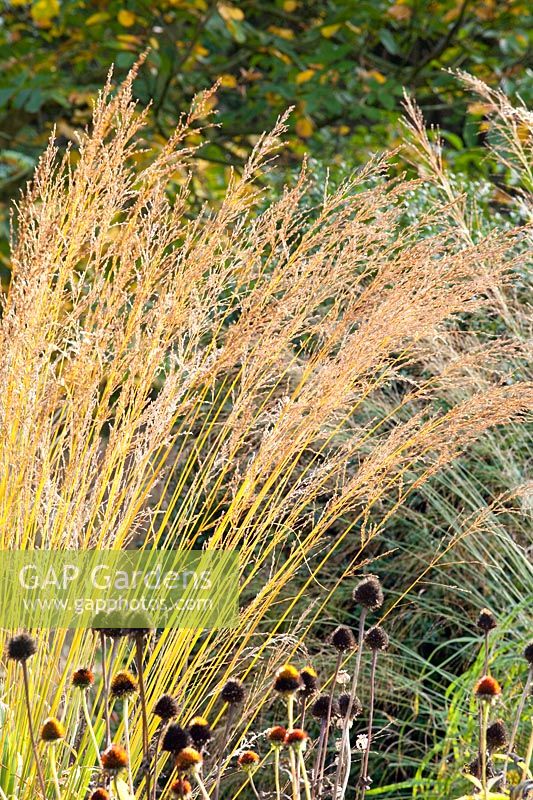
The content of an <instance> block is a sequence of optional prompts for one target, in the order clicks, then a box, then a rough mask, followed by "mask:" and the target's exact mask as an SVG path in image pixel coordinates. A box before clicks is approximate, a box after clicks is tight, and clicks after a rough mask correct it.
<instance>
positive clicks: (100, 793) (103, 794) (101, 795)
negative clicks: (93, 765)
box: [89, 786, 111, 800]
mask: <svg viewBox="0 0 533 800" xmlns="http://www.w3.org/2000/svg"><path fill="white" fill-rule="evenodd" d="M89 800H111V795H110V794H109V792H108V791H107V789H104V787H103V786H98V787H97V788H96V789H95V790H94V792H93V793H92V794H91V796H90V798H89Z"/></svg>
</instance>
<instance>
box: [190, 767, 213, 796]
mask: <svg viewBox="0 0 533 800" xmlns="http://www.w3.org/2000/svg"><path fill="white" fill-rule="evenodd" d="M193 774H194V777H195V779H196V783H197V784H198V787H199V789H200V794H201V795H202V797H203V798H204V800H211V798H210V797H209V794H208V792H207V789H206V788H205V784H204V782H203V780H202V779H201V777H200V774H199V772H198V770H194V773H193Z"/></svg>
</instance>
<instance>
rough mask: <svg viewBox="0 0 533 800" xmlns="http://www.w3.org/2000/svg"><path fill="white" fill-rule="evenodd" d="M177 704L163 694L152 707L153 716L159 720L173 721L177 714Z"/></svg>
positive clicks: (170, 697)
mask: <svg viewBox="0 0 533 800" xmlns="http://www.w3.org/2000/svg"><path fill="white" fill-rule="evenodd" d="M179 710H180V708H179V704H178V701H177V700H176V698H175V697H172V695H170V694H163V695H161V697H160V698H159V700H158V701H157V703H156V704H155V706H154V714H155V715H156V717H160V718H161V719H164V720H167V719H174V717H177V716H178V714H179Z"/></svg>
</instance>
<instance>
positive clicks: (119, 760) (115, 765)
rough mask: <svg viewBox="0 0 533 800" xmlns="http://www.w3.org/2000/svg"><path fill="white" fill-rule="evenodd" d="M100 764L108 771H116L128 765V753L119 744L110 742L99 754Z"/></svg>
mask: <svg viewBox="0 0 533 800" xmlns="http://www.w3.org/2000/svg"><path fill="white" fill-rule="evenodd" d="M101 758H102V766H103V768H104V769H106V770H108V771H109V772H118V771H119V770H121V769H125V768H126V767H127V766H128V754H127V753H126V751H125V750H124V748H123V747H122V745H120V744H112V745H111V746H110V747H108V748H107V750H104V752H103V753H102V755H101Z"/></svg>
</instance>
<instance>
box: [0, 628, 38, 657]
mask: <svg viewBox="0 0 533 800" xmlns="http://www.w3.org/2000/svg"><path fill="white" fill-rule="evenodd" d="M36 652H37V642H36V641H35V639H34V638H33V636H30V634H29V633H18V634H17V635H16V636H12V637H11V639H9V640H8V642H7V657H8V658H10V659H12V660H13V661H27V660H28V658H31V657H32V656H33V655H35V653H36Z"/></svg>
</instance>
